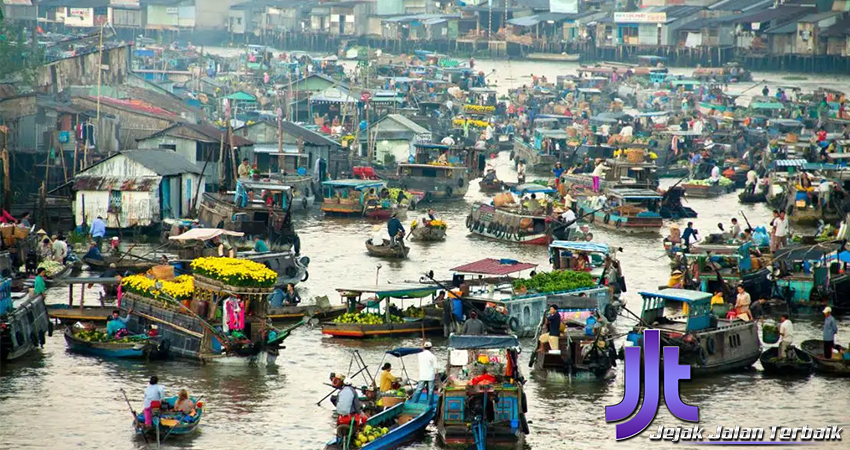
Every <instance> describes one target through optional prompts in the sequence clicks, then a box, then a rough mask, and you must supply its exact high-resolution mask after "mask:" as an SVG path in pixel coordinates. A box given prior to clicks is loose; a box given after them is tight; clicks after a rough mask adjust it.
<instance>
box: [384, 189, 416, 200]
mask: <svg viewBox="0 0 850 450" xmlns="http://www.w3.org/2000/svg"><path fill="white" fill-rule="evenodd" d="M389 191H390V199H392V201H397V200H398V194H399V193H400V192H403V193H404V198H406V199H407V200H412V199H413V194H411V193H410V192H407V191H403V190H401V189H399V188H390V189H389Z"/></svg>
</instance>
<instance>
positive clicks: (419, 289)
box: [336, 283, 440, 299]
mask: <svg viewBox="0 0 850 450" xmlns="http://www.w3.org/2000/svg"><path fill="white" fill-rule="evenodd" d="M336 290H337V292H343V293H345V292H351V293H355V294H363V293H370V292H371V293H374V294H375V295H377V296H378V298H380V299H385V298H422V297H427V296H429V295H433V294H435V293H436V292H437V291H438V290H440V288H439V287H438V286H429V285H422V284H419V283H408V284H405V283H398V284H378V285H371V286H370V285H360V286H344V287H339V288H336Z"/></svg>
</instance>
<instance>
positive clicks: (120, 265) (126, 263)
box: [83, 256, 157, 272]
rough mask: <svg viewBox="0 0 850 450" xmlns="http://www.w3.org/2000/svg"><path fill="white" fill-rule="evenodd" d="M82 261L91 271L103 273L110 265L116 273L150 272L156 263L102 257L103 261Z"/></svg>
mask: <svg viewBox="0 0 850 450" xmlns="http://www.w3.org/2000/svg"><path fill="white" fill-rule="evenodd" d="M83 261H84V262H85V263H86V264H88V266H89V268H90V269H91V270H97V271H101V272H102V271H104V270H106V269H109V265H110V264H115V270H116V271H118V272H127V271H130V272H144V271H147V270H150V268H151V267H153V266H155V265H156V264H157V263H155V262H149V261H133V259H132V258H125V259H123V260H122V259H121V258H113V257H111V256H104V257H103V259H92V258H83Z"/></svg>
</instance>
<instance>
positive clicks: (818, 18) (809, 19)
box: [797, 11, 843, 23]
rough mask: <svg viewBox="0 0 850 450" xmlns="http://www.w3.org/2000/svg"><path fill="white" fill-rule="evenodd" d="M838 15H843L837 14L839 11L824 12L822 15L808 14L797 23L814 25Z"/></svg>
mask: <svg viewBox="0 0 850 450" xmlns="http://www.w3.org/2000/svg"><path fill="white" fill-rule="evenodd" d="M839 14H843V13H842V12H839V11H829V12H824V13H817V14H809V15H808V16H805V17H803V18H802V19H800V20H798V21H797V22H803V23H815V22H820V21H821V20H824V19H829V18H830V17H833V16H837V15H839Z"/></svg>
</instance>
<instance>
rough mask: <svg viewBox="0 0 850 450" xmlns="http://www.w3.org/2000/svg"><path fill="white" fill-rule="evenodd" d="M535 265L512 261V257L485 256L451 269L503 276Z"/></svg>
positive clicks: (535, 265) (532, 267)
mask: <svg viewBox="0 0 850 450" xmlns="http://www.w3.org/2000/svg"><path fill="white" fill-rule="evenodd" d="M535 267H537V264H531V263H524V262H519V261H514V260H512V259H493V258H486V259H482V260H480V261H475V262H472V263H469V264H464V265H462V266H457V267H455V268H453V269H451V271H452V272H460V273H475V274H481V275H495V276H504V275H510V274H512V273H517V272H522V271H523V270H531V269H534V268H535Z"/></svg>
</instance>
